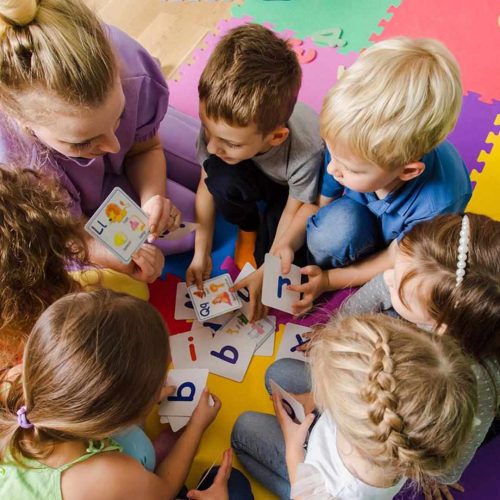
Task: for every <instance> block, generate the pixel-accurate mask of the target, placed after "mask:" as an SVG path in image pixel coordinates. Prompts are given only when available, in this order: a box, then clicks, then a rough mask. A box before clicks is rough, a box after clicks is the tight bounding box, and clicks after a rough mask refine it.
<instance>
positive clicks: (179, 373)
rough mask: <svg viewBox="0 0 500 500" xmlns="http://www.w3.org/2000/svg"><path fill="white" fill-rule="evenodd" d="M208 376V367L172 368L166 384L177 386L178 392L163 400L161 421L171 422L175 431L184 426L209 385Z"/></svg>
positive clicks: (164, 422)
mask: <svg viewBox="0 0 500 500" xmlns="http://www.w3.org/2000/svg"><path fill="white" fill-rule="evenodd" d="M207 377H208V370H206V369H191V370H178V369H175V370H170V371H169V372H168V378H167V382H166V385H173V386H175V387H176V392H175V394H172V395H171V396H168V397H167V398H165V399H164V400H163V401H162V402H161V404H160V409H159V412H158V413H159V414H160V422H161V423H162V424H170V427H171V428H172V430H173V431H174V432H176V431H178V430H179V429H181V428H182V427H184V426H185V425H186V424H187V423H188V422H189V419H190V418H191V415H192V414H193V411H194V409H195V408H196V405H197V404H198V401H199V400H200V397H201V394H202V392H203V389H204V388H205V386H206V385H207Z"/></svg>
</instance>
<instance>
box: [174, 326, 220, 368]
mask: <svg viewBox="0 0 500 500" xmlns="http://www.w3.org/2000/svg"><path fill="white" fill-rule="evenodd" d="M212 338H213V335H212V330H210V328H204V327H200V328H198V329H196V330H191V331H189V332H184V333H177V334H175V335H170V338H169V344H170V352H171V355H172V362H173V364H174V367H175V368H208V351H209V349H210V346H211V345H212Z"/></svg>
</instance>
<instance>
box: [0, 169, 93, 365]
mask: <svg viewBox="0 0 500 500" xmlns="http://www.w3.org/2000/svg"><path fill="white" fill-rule="evenodd" d="M67 206H68V196H67V194H66V193H65V192H64V191H62V190H61V189H60V187H59V184H58V183H57V182H56V180H55V179H53V178H52V177H50V176H48V175H43V176H42V175H40V174H39V173H36V172H34V171H33V170H27V169H21V168H15V169H9V168H7V167H6V166H1V165H0V372H3V371H4V370H7V369H9V368H11V367H12V366H13V365H15V364H17V363H19V362H20V360H21V356H22V352H23V347H24V342H25V339H26V337H27V335H28V333H29V332H30V330H31V328H32V327H33V325H34V324H35V321H36V320H37V319H38V317H39V316H40V314H41V313H42V312H43V311H44V310H45V309H46V308H47V307H48V306H49V305H50V304H51V303H52V302H54V301H56V300H57V299H58V298H60V297H62V296H63V295H65V294H67V293H69V292H72V291H76V290H79V288H80V287H79V285H78V283H77V282H75V281H74V280H73V279H72V278H71V276H70V274H69V273H68V271H67V268H68V266H71V265H76V266H78V267H84V266H85V265H86V264H87V253H86V245H85V239H84V236H83V234H82V227H81V225H80V223H79V222H78V220H76V219H75V218H74V217H72V216H71V214H70V213H69V212H68V209H67Z"/></svg>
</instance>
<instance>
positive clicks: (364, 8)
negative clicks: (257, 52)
mask: <svg viewBox="0 0 500 500" xmlns="http://www.w3.org/2000/svg"><path fill="white" fill-rule="evenodd" d="M400 3H401V0H356V1H355V2H353V1H352V0H289V1H287V2H269V1H267V0H246V1H245V2H244V3H243V5H235V6H234V7H232V9H231V13H232V14H233V16H235V17H242V16H245V15H248V16H252V17H253V18H254V19H255V22H257V23H261V24H265V23H266V22H268V23H272V24H273V25H274V26H276V29H277V30H278V31H282V30H285V29H291V30H293V31H294V32H295V35H296V36H297V37H298V38H306V37H311V36H313V35H314V34H315V33H318V32H320V31H323V30H329V29H332V28H340V29H341V30H342V39H343V40H345V41H346V42H347V43H346V45H345V46H344V47H342V48H340V49H339V52H341V53H343V54H347V53H348V52H351V51H359V50H361V49H362V48H365V47H367V46H368V45H371V43H370V42H369V37H370V35H371V34H372V33H374V32H379V31H380V29H379V28H378V27H377V24H378V23H379V22H380V20H381V19H384V18H385V19H389V18H390V16H391V14H388V12H387V10H388V9H389V7H390V6H398V5H399V4H400Z"/></svg>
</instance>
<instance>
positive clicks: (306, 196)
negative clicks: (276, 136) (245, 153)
mask: <svg viewBox="0 0 500 500" xmlns="http://www.w3.org/2000/svg"><path fill="white" fill-rule="evenodd" d="M287 126H288V128H289V129H290V135H289V137H288V138H287V140H286V141H285V142H284V143H283V144H280V145H279V146H275V147H273V148H271V149H270V150H269V151H267V152H266V153H263V154H260V155H257V156H254V157H253V158H252V161H253V162H254V163H255V165H256V166H257V167H258V168H259V169H260V170H261V171H262V172H263V173H264V174H266V175H267V176H268V177H269V178H270V179H272V180H273V181H275V182H277V183H278V184H282V185H284V186H285V185H288V186H289V188H290V196H291V197H292V198H294V199H296V200H299V201H302V202H303V203H312V202H314V201H316V197H317V194H318V183H319V177H320V174H321V172H322V165H323V149H324V146H323V141H322V140H321V137H320V135H319V119H318V115H317V113H316V112H315V111H314V110H312V109H311V108H310V107H309V106H306V105H305V104H303V103H301V102H297V104H296V105H295V109H294V111H293V113H292V116H291V117H290V120H288V124H287ZM209 156H210V155H209V153H208V151H207V144H206V142H205V138H204V135H203V129H201V130H200V134H199V136H198V142H197V158H198V161H199V163H200V165H203V162H204V161H205V160H206V159H207V158H208V157H209Z"/></svg>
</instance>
